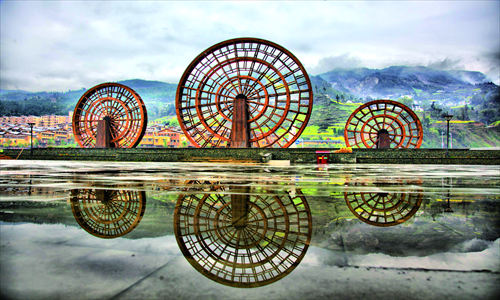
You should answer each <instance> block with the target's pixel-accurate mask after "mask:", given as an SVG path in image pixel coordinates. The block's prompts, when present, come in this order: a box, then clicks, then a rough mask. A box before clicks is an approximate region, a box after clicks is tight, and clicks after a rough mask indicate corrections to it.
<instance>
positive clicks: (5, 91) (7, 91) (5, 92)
mask: <svg viewBox="0 0 500 300" xmlns="http://www.w3.org/2000/svg"><path fill="white" fill-rule="evenodd" d="M9 93H22V94H26V93H29V92H27V91H21V90H2V89H0V95H3V94H9Z"/></svg>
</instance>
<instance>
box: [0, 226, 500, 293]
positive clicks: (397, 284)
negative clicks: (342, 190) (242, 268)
mask: <svg viewBox="0 0 500 300" xmlns="http://www.w3.org/2000/svg"><path fill="white" fill-rule="evenodd" d="M0 228H1V244H0V247H1V248H0V249H1V256H0V263H1V277H0V279H1V283H0V287H1V291H2V295H3V296H4V298H3V299H5V298H7V299H9V298H10V299H321V298H328V299H334V298H335V299H355V298H356V299H359V298H363V297H367V298H370V299H398V298H399V299H402V298H404V299H496V298H497V296H499V295H500V290H499V287H500V273H498V272H491V271H488V272H477V271H472V272H471V271H451V270H440V271H436V270H434V271H429V270H423V269H421V270H418V269H409V268H406V269H403V268H394V267H391V268H383V267H376V268H374V267H366V266H363V267H359V266H347V267H339V266H335V265H328V264H326V263H325V261H326V260H327V259H326V258H325V255H328V253H327V250H323V249H320V248H317V247H311V248H310V249H309V251H308V253H307V255H306V257H305V258H304V260H303V261H302V263H301V264H300V265H299V266H298V267H297V268H296V269H295V270H294V271H293V272H292V273H291V274H290V275H288V276H287V277H285V278H284V279H282V280H280V281H278V282H276V283H273V284H270V285H267V286H264V287H258V288H252V289H241V288H233V287H228V286H224V285H221V284H219V283H216V282H213V281H212V280H209V279H207V278H205V277H204V276H203V275H201V274H200V273H198V272H197V271H196V270H195V269H194V268H193V267H192V266H191V265H190V264H189V263H188V262H187V260H186V259H185V258H184V257H183V256H181V254H180V251H179V250H178V248H177V244H176V242H175V237H173V236H165V237H161V238H150V239H148V238H145V239H138V240H128V239H123V238H118V239H114V240H103V239H97V238H95V237H93V236H91V235H88V234H87V233H86V232H84V231H83V230H79V229H76V228H73V227H65V226H64V225H35V224H19V225H9V224H3V225H2V226H1V227H0ZM47 232H50V233H47ZM494 251H496V250H494ZM423 259H426V258H423ZM493 259H497V258H493ZM497 261H498V260H497Z"/></svg>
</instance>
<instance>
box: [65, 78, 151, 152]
mask: <svg viewBox="0 0 500 300" xmlns="http://www.w3.org/2000/svg"><path fill="white" fill-rule="evenodd" d="M105 117H109V119H110V120H109V129H110V134H111V139H110V144H111V147H112V148H134V147H136V146H137V145H139V143H140V142H141V140H142V137H143V136H144V133H145V132H146V127H147V123H148V114H147V111H146V106H145V105H144V102H143V101H142V99H141V97H140V96H139V95H138V94H137V93H136V92H135V91H134V90H133V89H131V88H129V87H127V86H124V85H122V84H119V83H112V82H111V83H103V84H100V85H97V86H95V87H93V88H91V89H89V90H88V91H87V92H85V94H83V96H82V97H81V98H80V100H79V101H78V103H77V105H76V107H75V111H74V113H73V133H74V136H75V140H76V142H77V143H78V144H79V145H80V147H82V148H92V147H96V143H97V141H96V140H97V135H98V133H97V128H98V123H99V121H101V122H102V120H103V119H104V118H105Z"/></svg>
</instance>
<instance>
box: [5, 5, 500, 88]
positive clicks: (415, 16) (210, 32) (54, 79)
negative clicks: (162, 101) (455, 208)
mask: <svg viewBox="0 0 500 300" xmlns="http://www.w3.org/2000/svg"><path fill="white" fill-rule="evenodd" d="M0 6H1V12H0V13H1V19H0V20H1V28H0V30H1V31H0V32H1V46H0V47H1V54H0V61H1V66H0V67H1V88H6V89H15V88H19V89H24V90H31V91H39V90H60V91H63V90H68V89H76V88H80V87H82V86H84V87H87V88H88V87H91V86H93V85H96V84H98V83H101V82H104V81H115V80H122V79H130V78H143V79H149V80H161V81H167V82H172V83H177V81H178V80H179V78H180V77H181V75H182V73H183V71H184V69H185V68H186V67H187V65H189V63H190V62H191V61H192V59H194V58H195V57H196V56H197V55H198V54H199V53H201V52H202V51H203V50H205V49H206V48H208V47H210V46H211V45H213V44H215V43H218V42H220V41H223V40H226V39H231V38H236V37H248V36H250V37H258V38H263V39H267V40H270V41H273V42H275V43H278V44H280V45H282V46H283V47H285V48H287V49H288V50H290V51H291V52H292V53H294V54H295V56H297V57H298V58H299V60H300V61H301V62H302V63H303V64H304V65H305V67H306V69H308V71H309V72H311V73H313V74H314V73H318V72H323V71H328V70H327V69H326V68H327V67H324V66H322V65H321V64H323V63H324V64H326V65H327V66H332V67H335V65H336V64H340V66H342V65H344V66H350V65H352V66H365V67H371V68H379V67H387V66H389V65H391V64H401V62H408V64H412V63H420V62H422V63H424V65H426V64H427V63H429V62H431V63H432V62H443V61H446V59H451V61H449V62H453V61H460V63H461V64H463V66H464V67H465V68H467V69H471V70H477V71H481V72H485V73H488V72H489V73H488V74H492V75H490V76H496V77H497V78H498V75H495V74H497V73H498V67H497V65H495V64H494V63H495V62H494V61H493V60H491V58H488V57H487V56H485V55H484V53H491V52H494V51H495V49H498V48H499V47H500V45H499V42H498V41H499V40H500V29H499V27H500V22H499V19H500V17H499V9H500V7H499V6H500V4H499V2H457V1H445V2H430V1H429V2H427V1H417V2H408V1H405V2H394V1H390V2H375V1H369V2H337V1H333V2H330V1H328V2H325V1H312V2H308V1H293V2H285V1H283V2H281V1H276V2H266V1H264V2H254V1H249V2H229V1H223V2H211V1H203V2H180V1H179V2H176V1H174V2H167V1H161V2H149V1H147V2H139V1H137V2H134V1H109V2H105V1H102V2H100V1H96V2H93V1H85V2H73V1H63V2H54V1H39V2H38V1H37V2H33V1H30V2H24V1H9V2H6V1H4V2H0ZM471 58H474V59H471ZM475 58H481V60H480V61H479V62H478V61H476V59H475ZM492 63H493V65H492ZM496 64H498V61H496ZM495 67H496V70H497V71H495Z"/></svg>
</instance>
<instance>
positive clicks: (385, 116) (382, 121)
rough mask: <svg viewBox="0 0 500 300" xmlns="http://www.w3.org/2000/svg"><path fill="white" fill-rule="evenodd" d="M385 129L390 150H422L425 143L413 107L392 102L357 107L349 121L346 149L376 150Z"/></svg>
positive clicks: (346, 132) (381, 101)
mask: <svg viewBox="0 0 500 300" xmlns="http://www.w3.org/2000/svg"><path fill="white" fill-rule="evenodd" d="M383 129H385V130H387V131H388V132H389V139H390V148H420V145H421V144H422V139H423V128H422V124H421V123H420V119H419V118H418V116H417V115H416V114H415V113H414V112H413V111H412V110H411V109H410V108H408V107H407V106H406V105H404V104H402V103H399V102H396V101H392V100H375V101H370V102H368V103H365V104H363V105H361V106H360V107H358V108H357V109H356V110H355V111H354V112H353V113H352V114H351V116H350V117H349V119H348V120H347V122H346V125H345V128H344V139H345V143H346V146H347V147H357V148H376V147H377V144H378V132H379V131H381V130H383Z"/></svg>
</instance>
